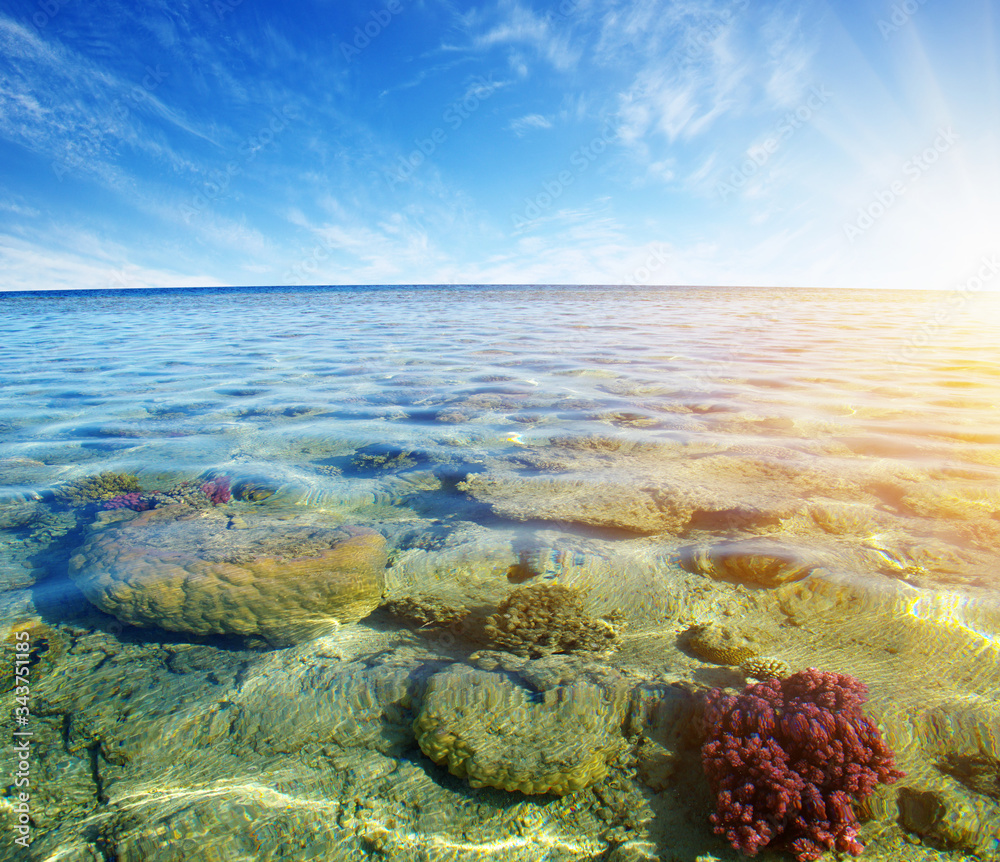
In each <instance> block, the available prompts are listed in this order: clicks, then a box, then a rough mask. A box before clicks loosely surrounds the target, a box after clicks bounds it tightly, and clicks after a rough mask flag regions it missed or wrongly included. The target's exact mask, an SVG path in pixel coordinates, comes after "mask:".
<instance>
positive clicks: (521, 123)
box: [507, 114, 552, 137]
mask: <svg viewBox="0 0 1000 862" xmlns="http://www.w3.org/2000/svg"><path fill="white" fill-rule="evenodd" d="M507 128H509V129H510V130H511V131H512V132H514V134H516V135H518V136H519V137H520V136H522V135H524V134H526V133H527V132H529V131H531V130H532V129H551V128H552V121H551V120H549V119H548V118H546V117H543V116H542V115H541V114H525V115H524V116H523V117H517V118H516V119H514V120H511V121H510V125H509V126H508V127H507Z"/></svg>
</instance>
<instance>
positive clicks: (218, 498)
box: [201, 476, 233, 506]
mask: <svg viewBox="0 0 1000 862" xmlns="http://www.w3.org/2000/svg"><path fill="white" fill-rule="evenodd" d="M201 490H202V493H203V494H204V495H205V496H206V497H208V499H209V500H211V501H212V505H213V506H218V505H219V503H228V502H229V501H230V500H231V499H232V498H233V495H232V492H231V491H230V489H229V476H216V477H215V478H214V479H212V480H211V481H210V482H206V483H205V484H204V485H202V486H201Z"/></svg>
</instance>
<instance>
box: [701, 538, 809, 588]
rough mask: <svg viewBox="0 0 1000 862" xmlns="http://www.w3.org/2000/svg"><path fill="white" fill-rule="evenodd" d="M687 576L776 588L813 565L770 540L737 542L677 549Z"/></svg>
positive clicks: (789, 548) (795, 552)
mask: <svg viewBox="0 0 1000 862" xmlns="http://www.w3.org/2000/svg"><path fill="white" fill-rule="evenodd" d="M681 565H682V566H683V567H684V568H685V569H687V570H688V571H689V572H693V573H695V574H703V575H708V576H709V577H712V578H716V579H718V580H723V581H732V582H735V583H739V584H754V585H756V586H761V587H777V586H781V585H782V584H785V583H788V582H789V581H798V580H801V579H802V578H804V577H806V575H808V574H809V572H810V571H811V569H812V566H813V565H814V562H813V561H810V560H808V559H806V558H805V554H803V552H801V551H800V550H798V549H796V548H792V547H790V546H786V545H785V544H783V543H781V542H778V541H776V540H774V539H771V538H766V537H765V538H759V537H755V538H752V539H739V540H736V541H732V542H716V543H712V544H706V545H689V546H688V547H686V548H682V549H681Z"/></svg>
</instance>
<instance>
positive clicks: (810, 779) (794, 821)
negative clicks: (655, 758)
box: [701, 668, 903, 862]
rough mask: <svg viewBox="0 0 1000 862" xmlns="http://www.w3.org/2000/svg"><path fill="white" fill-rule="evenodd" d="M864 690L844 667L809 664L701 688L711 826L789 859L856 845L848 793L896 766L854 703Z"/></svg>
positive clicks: (751, 852) (748, 846)
mask: <svg viewBox="0 0 1000 862" xmlns="http://www.w3.org/2000/svg"><path fill="white" fill-rule="evenodd" d="M867 693H868V687H867V686H866V685H865V684H864V683H862V682H860V681H858V680H857V679H855V678H854V677H852V676H848V675H847V674H840V673H827V672H824V671H819V670H816V669H815V668H809V669H808V670H804V671H800V672H799V673H796V674H792V675H791V676H789V677H787V678H785V679H771V680H767V681H766V682H761V683H756V684H754V685H748V686H747V687H746V688H745V689H744V690H743V693H742V694H740V695H737V696H736V697H730V696H727V695H724V694H723V693H722V691H720V690H719V689H713V690H712V691H711V692H709V694H708V697H707V702H706V708H705V717H704V728H705V732H706V736H707V741H706V742H705V744H704V745H703V746H702V751H701V755H702V764H703V765H704V768H705V775H706V776H707V777H708V781H709V784H710V785H711V788H712V792H713V793H715V794H716V813H715V814H713V815H712V816H711V820H712V823H713V824H714V825H715V832H716V834H718V835H724V836H725V837H726V838H728V839H729V841H730V843H731V844H732V845H733V847H735V848H736V849H737V850H740V851H742V852H743V853H746V854H747V855H748V856H755V855H756V854H757V853H758V851H760V850H761V848H763V847H766V846H782V847H785V848H786V849H789V850H790V851H791V852H792V853H794V854H795V858H796V859H797V860H799V862H807V860H813V859H816V858H818V857H819V856H820V855H822V854H823V853H824V852H825V851H827V850H834V849H836V850H839V851H840V852H843V853H852V854H853V855H855V856H857V855H858V854H860V853H861V851H862V850H863V849H864V845H862V844H861V843H860V842H859V841H858V840H857V831H858V821H857V817H856V816H855V814H854V808H853V807H852V804H851V803H852V800H853V799H862V798H864V797H865V796H868V795H869V794H871V793H872V791H873V790H874V789H875V787H876V785H878V784H879V783H886V784H890V783H892V782H893V781H895V780H896V779H898V778H900V777H902V775H903V773H902V772H900V771H898V770H897V769H895V768H894V761H893V755H892V752H891V751H890V750H889V749H888V748H887V747H886V745H885V743H884V742H883V740H882V736H881V734H880V733H879V731H878V728H876V727H875V725H874V724H873V723H872V722H871V720H870V719H869V718H867V717H866V716H865V715H864V713H863V712H862V711H861V705H862V704H863V703H864V702H865V700H866V699H867Z"/></svg>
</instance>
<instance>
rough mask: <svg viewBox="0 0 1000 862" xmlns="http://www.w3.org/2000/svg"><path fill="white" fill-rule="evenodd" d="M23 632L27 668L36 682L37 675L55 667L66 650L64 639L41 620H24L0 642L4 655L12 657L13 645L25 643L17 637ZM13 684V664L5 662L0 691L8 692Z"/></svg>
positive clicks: (14, 626) (11, 628) (1, 669)
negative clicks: (28, 647)
mask: <svg viewBox="0 0 1000 862" xmlns="http://www.w3.org/2000/svg"><path fill="white" fill-rule="evenodd" d="M23 632H27V634H28V639H27V643H28V644H29V645H30V650H29V652H28V656H29V659H30V661H29V665H28V666H29V667H30V668H31V675H32V677H33V678H34V679H35V680H37V678H38V675H39V674H41V673H47V672H48V671H50V670H51V669H52V668H53V667H54V666H55V664H56V661H57V660H58V659H59V657H60V656H61V655H62V654H63V652H64V651H65V649H66V644H65V642H64V640H65V639H64V636H63V635H62V634H61V633H60V632H59V630H58V629H54V628H52V626H49V625H47V624H46V623H43V622H42V621H41V620H38V619H30V620H24V621H22V622H19V623H15V624H14V625H12V626H11V627H10V630H9V631H8V633H7V635H6V637H4V639H3V641H2V642H0V646H2V647H3V651H4V654H5V655H13V650H14V645H15V644H17V643H24V642H25V641H24V639H23V638H22V637H19V635H20V634H21V633H23ZM13 683H14V662H13V661H11V662H5V663H4V665H3V667H0V691H4V692H6V691H9V690H10V688H11V686H12V685H13Z"/></svg>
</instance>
